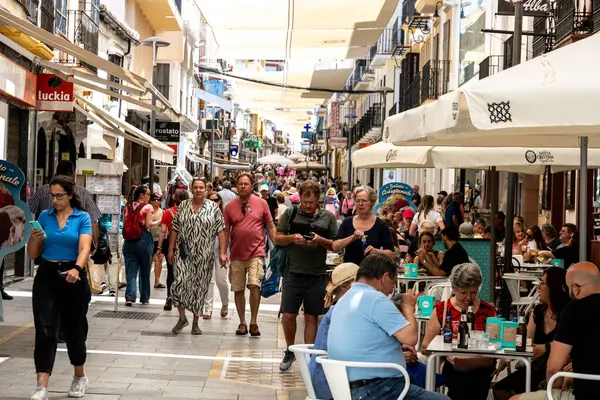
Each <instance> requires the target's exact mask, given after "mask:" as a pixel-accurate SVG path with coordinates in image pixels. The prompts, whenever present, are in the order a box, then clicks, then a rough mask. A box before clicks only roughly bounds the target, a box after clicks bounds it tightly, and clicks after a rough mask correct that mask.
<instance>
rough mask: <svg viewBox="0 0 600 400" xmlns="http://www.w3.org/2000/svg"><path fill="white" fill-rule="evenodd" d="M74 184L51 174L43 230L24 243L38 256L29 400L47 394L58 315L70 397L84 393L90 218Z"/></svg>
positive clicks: (62, 177) (69, 180)
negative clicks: (34, 376)
mask: <svg viewBox="0 0 600 400" xmlns="http://www.w3.org/2000/svg"><path fill="white" fill-rule="evenodd" d="M74 189H75V182H74V181H73V179H71V178H69V177H66V176H55V177H54V178H52V180H51V181H50V196H51V197H52V204H53V205H54V207H52V208H50V209H49V210H45V211H42V213H41V214H40V216H39V218H38V222H39V223H40V225H41V227H42V229H43V232H42V231H39V230H34V231H33V232H32V234H31V238H30V239H29V243H28V244H27V253H28V254H29V257H30V258H31V259H32V260H33V259H34V258H36V257H40V256H41V258H42V261H41V263H40V266H39V268H38V271H37V274H36V276H35V280H34V281H33V317H34V322H35V350H34V360H35V369H36V374H37V386H38V389H37V390H36V392H35V393H34V394H33V396H32V397H31V399H32V400H45V399H47V398H48V379H49V378H50V374H51V373H52V367H53V366H54V358H55V356H56V344H57V341H56V330H57V326H58V321H59V319H60V324H61V325H62V327H63V329H64V333H65V337H66V343H67V350H68V354H69V359H70V361H71V364H72V365H73V369H74V374H73V375H74V376H73V383H72V384H71V389H70V390H69V393H68V395H69V397H83V396H84V395H85V391H86V390H87V386H88V378H87V377H86V376H85V371H84V367H83V366H84V364H85V360H86V345H85V341H86V339H87V333H88V322H87V316H86V315H87V311H88V305H89V302H90V300H91V293H90V287H89V286H88V282H87V274H86V272H85V270H84V267H85V266H86V265H87V262H88V259H89V256H90V246H91V243H92V222H91V220H90V216H89V215H88V214H87V213H86V212H85V211H84V210H83V207H82V205H81V201H80V200H79V198H78V197H77V195H76V194H75V192H74ZM44 234H45V235H46V236H44Z"/></svg>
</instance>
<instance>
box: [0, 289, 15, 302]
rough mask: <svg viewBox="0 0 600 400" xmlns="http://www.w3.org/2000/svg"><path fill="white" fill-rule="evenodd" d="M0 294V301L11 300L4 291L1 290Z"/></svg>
mask: <svg viewBox="0 0 600 400" xmlns="http://www.w3.org/2000/svg"><path fill="white" fill-rule="evenodd" d="M0 292H1V293H2V300H12V299H13V297H12V296H11V295H10V294H8V293H6V292H5V291H4V290H2V291H0Z"/></svg>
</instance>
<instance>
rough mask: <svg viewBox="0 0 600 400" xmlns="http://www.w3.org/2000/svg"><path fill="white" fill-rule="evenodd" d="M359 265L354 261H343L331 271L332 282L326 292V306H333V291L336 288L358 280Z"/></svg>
mask: <svg viewBox="0 0 600 400" xmlns="http://www.w3.org/2000/svg"><path fill="white" fill-rule="evenodd" d="M357 272H358V265H356V264H354V263H342V264H340V265H338V266H337V267H335V269H334V270H333V272H332V273H331V283H330V284H329V286H327V290H326V293H325V308H329V307H331V301H332V297H333V292H334V291H335V289H337V288H338V287H340V286H341V285H343V284H344V283H346V282H348V281H351V280H352V281H353V280H356V273H357Z"/></svg>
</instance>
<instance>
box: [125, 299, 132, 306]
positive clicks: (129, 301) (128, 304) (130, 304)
mask: <svg viewBox="0 0 600 400" xmlns="http://www.w3.org/2000/svg"><path fill="white" fill-rule="evenodd" d="M125 305H126V306H127V307H133V300H126V301H125Z"/></svg>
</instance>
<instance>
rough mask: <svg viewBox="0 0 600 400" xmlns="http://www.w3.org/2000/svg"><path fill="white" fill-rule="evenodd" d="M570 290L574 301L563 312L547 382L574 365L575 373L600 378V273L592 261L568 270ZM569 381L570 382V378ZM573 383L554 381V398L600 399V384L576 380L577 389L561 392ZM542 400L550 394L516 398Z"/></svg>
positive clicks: (536, 393) (557, 328)
mask: <svg viewBox="0 0 600 400" xmlns="http://www.w3.org/2000/svg"><path fill="white" fill-rule="evenodd" d="M566 281H567V287H568V290H569V294H570V295H571V298H572V299H573V300H575V301H572V302H570V303H569V304H567V305H566V306H565V308H564V309H563V310H562V312H561V313H560V317H559V320H558V324H557V326H556V331H555V332H556V333H555V334H554V341H553V342H552V345H551V346H552V347H551V349H550V356H549V358H548V363H547V366H546V380H548V381H549V380H550V378H551V377H552V376H553V375H554V374H556V373H558V372H560V371H564V370H566V367H567V365H568V363H569V360H570V362H571V365H572V368H568V369H569V370H571V369H572V371H573V372H574V373H579V374H591V375H596V376H597V375H600V363H598V359H600V346H598V330H599V329H600V323H599V322H598V319H597V318H595V316H596V314H597V312H598V309H600V271H599V270H598V267H597V266H596V265H595V264H592V263H591V262H580V263H577V264H575V265H573V266H572V267H571V268H569V270H568V271H567V276H566ZM567 381H569V379H567ZM568 383H570V382H562V384H561V379H557V380H555V381H554V386H553V389H552V397H553V398H554V399H557V400H574V399H577V400H592V399H597V398H598V397H597V396H598V393H600V382H598V381H591V380H582V379H576V380H575V381H574V382H573V388H572V390H571V389H568V390H564V389H561V387H562V388H564V387H566V386H569V385H568ZM516 398H518V399H521V400H542V399H544V400H545V399H547V394H546V391H545V390H544V391H538V392H533V393H524V394H522V395H521V396H520V397H513V399H516Z"/></svg>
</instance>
